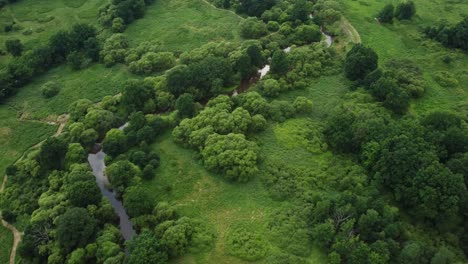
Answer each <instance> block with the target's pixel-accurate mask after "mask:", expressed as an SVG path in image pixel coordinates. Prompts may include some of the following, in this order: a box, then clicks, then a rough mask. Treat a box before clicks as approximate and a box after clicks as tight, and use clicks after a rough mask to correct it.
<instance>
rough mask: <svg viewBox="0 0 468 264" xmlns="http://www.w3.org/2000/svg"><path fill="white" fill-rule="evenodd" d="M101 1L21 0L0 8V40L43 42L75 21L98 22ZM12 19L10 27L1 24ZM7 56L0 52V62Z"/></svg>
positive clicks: (29, 46) (31, 46)
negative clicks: (11, 29) (12, 24)
mask: <svg viewBox="0 0 468 264" xmlns="http://www.w3.org/2000/svg"><path fill="white" fill-rule="evenodd" d="M104 4H105V2H103V1H99V0H54V1H50V0H21V1H18V2H17V3H13V4H8V5H7V6H5V7H4V8H3V9H1V10H0V25H1V26H2V29H1V30H0V44H1V48H0V49H4V47H3V43H4V42H5V41H6V40H8V39H20V40H21V42H22V43H23V44H24V45H25V47H26V49H30V48H33V47H36V46H38V45H40V44H43V43H45V42H46V41H47V40H48V39H49V37H50V36H51V35H53V34H54V33H56V32H58V31H60V30H63V29H68V28H70V27H71V26H72V25H73V24H75V23H88V24H92V25H96V26H99V25H98V10H99V8H100V7H101V6H102V5H104ZM13 21H14V22H15V26H14V30H13V31H11V32H4V30H3V27H4V26H5V25H7V24H11V23H12V22H13ZM9 59H10V56H9V55H8V56H0V65H2V64H5V63H6V62H8V61H9Z"/></svg>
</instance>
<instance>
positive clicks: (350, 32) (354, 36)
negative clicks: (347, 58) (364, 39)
mask: <svg viewBox="0 0 468 264" xmlns="http://www.w3.org/2000/svg"><path fill="white" fill-rule="evenodd" d="M340 25H341V29H342V30H343V32H345V34H346V35H347V36H348V37H349V39H350V40H351V42H353V43H356V44H357V43H361V36H360V35H359V32H358V31H357V30H356V28H354V26H353V25H351V23H350V22H349V21H348V19H346V18H345V17H344V16H343V17H342V18H341V21H340Z"/></svg>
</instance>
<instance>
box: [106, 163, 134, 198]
mask: <svg viewBox="0 0 468 264" xmlns="http://www.w3.org/2000/svg"><path fill="white" fill-rule="evenodd" d="M106 175H107V176H108V177H109V181H110V183H111V184H112V186H113V187H114V188H115V189H116V190H117V193H120V194H123V193H124V190H125V189H126V188H127V187H128V186H130V183H131V181H132V179H133V178H134V177H137V176H140V169H139V168H138V167H137V166H136V165H135V164H133V163H131V162H130V161H128V160H120V161H117V162H115V163H112V164H111V165H110V166H109V167H107V168H106Z"/></svg>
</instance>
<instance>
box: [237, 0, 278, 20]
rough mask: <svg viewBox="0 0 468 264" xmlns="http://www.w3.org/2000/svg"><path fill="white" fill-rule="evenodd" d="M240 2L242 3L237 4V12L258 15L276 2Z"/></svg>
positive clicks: (246, 0) (245, 0) (267, 0)
mask: <svg viewBox="0 0 468 264" xmlns="http://www.w3.org/2000/svg"><path fill="white" fill-rule="evenodd" d="M239 2H240V5H238V6H237V9H236V11H237V12H240V13H246V14H247V15H249V16H258V17H259V16H260V15H261V14H262V13H263V12H265V11H266V10H268V9H270V8H271V7H272V6H273V5H274V4H275V1H274V0H262V1H255V0H240V1H239Z"/></svg>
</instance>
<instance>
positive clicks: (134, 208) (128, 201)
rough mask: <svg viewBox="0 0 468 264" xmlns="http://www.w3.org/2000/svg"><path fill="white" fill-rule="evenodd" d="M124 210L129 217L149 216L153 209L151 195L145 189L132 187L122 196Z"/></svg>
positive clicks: (153, 202) (153, 203)
mask: <svg viewBox="0 0 468 264" xmlns="http://www.w3.org/2000/svg"><path fill="white" fill-rule="evenodd" d="M123 204H124V206H125V210H126V211H127V213H128V214H129V215H130V216H131V217H138V216H141V215H144V214H150V213H151V211H152V210H153V208H154V205H155V201H154V199H153V195H152V193H150V192H149V191H148V190H147V189H146V188H142V187H139V186H133V187H130V188H128V189H127V191H126V192H125V194H124V195H123Z"/></svg>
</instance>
